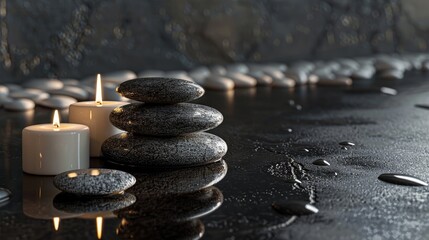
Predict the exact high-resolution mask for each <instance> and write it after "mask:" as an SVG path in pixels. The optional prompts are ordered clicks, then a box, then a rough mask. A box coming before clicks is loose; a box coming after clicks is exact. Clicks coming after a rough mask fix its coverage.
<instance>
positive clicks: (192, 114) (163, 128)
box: [110, 103, 223, 136]
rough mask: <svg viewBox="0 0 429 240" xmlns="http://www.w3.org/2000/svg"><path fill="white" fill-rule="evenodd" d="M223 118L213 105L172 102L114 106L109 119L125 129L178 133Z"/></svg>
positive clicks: (209, 125) (200, 128) (215, 123)
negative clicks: (166, 103)
mask: <svg viewBox="0 0 429 240" xmlns="http://www.w3.org/2000/svg"><path fill="white" fill-rule="evenodd" d="M222 121H223V116H222V114H221V113H220V112H219V111H217V110H216V109H214V108H211V107H208V106H204V105H200V104H192V103H179V104H174V105H162V106H160V105H148V104H140V103H134V104H128V105H124V106H121V107H117V108H115V109H114V110H113V111H112V113H111V114H110V122H111V123H112V124H113V125H114V126H116V127H117V128H120V129H122V130H125V131H127V132H132V133H135V134H143V135H152V136H177V135H180V134H185V133H194V132H199V131H206V130H210V129H213V128H215V127H217V126H218V125H219V124H221V123H222Z"/></svg>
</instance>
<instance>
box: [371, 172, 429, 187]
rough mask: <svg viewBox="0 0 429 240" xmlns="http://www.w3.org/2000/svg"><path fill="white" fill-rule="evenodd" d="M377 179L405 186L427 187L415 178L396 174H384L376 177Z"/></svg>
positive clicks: (423, 182)
mask: <svg viewBox="0 0 429 240" xmlns="http://www.w3.org/2000/svg"><path fill="white" fill-rule="evenodd" d="M378 179H379V180H381V181H383V182H388V183H393V184H398V185H406V186H427V185H428V184H427V183H426V182H425V181H423V180H420V179H418V178H416V177H413V176H410V175H404V174H398V173H384V174H381V175H380V176H378Z"/></svg>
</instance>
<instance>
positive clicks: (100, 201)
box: [53, 192, 137, 213]
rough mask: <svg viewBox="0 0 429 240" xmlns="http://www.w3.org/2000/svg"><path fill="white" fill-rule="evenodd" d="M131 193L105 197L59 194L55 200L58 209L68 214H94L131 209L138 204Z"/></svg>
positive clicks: (54, 203)
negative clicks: (130, 207)
mask: <svg viewBox="0 0 429 240" xmlns="http://www.w3.org/2000/svg"><path fill="white" fill-rule="evenodd" d="M136 200H137V199H136V197H135V196H134V195H133V194H130V193H124V194H115V195H110V196H103V197H98V198H97V197H81V196H77V195H74V194H69V193H64V192H63V193H59V194H58V195H56V196H55V198H54V200H53V205H54V207H55V208H56V209H58V210H60V211H64V212H68V213H93V212H107V211H115V210H119V209H122V208H126V207H129V206H131V205H133V204H134V203H135V202H136Z"/></svg>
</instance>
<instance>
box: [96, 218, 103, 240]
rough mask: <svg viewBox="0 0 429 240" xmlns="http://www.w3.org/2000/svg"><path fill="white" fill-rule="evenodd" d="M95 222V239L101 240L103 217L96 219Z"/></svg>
mask: <svg viewBox="0 0 429 240" xmlns="http://www.w3.org/2000/svg"><path fill="white" fill-rule="evenodd" d="M96 222H97V238H98V239H101V237H102V235H103V217H97V218H96Z"/></svg>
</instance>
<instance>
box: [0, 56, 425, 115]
mask: <svg viewBox="0 0 429 240" xmlns="http://www.w3.org/2000/svg"><path fill="white" fill-rule="evenodd" d="M410 70H421V71H429V54H423V53H420V54H403V55H377V56H372V57H359V58H341V59H335V60H330V61H298V62H295V63H292V64H290V65H286V64H282V63H271V64H254V63H251V64H250V63H249V64H245V63H236V64H230V65H226V66H221V65H215V66H211V67H207V66H201V67H197V68H195V69H192V70H190V71H160V70H145V71H142V72H140V73H139V74H136V73H135V72H133V71H130V70H122V71H116V72H111V73H105V74H102V80H103V83H104V84H103V99H104V100H110V101H130V100H129V99H127V98H125V97H122V96H120V95H119V94H117V92H116V91H115V89H116V87H117V86H118V85H119V84H121V83H123V82H125V81H127V80H130V79H135V78H146V77H164V78H178V79H183V80H187V81H190V82H195V83H197V84H199V85H201V86H203V87H204V89H206V90H219V91H228V90H232V89H234V88H253V87H256V86H272V87H286V88H291V87H295V86H296V85H304V84H314V85H322V86H349V85H352V84H353V81H357V80H360V79H372V78H374V77H379V78H382V79H402V78H403V77H404V73H405V71H410ZM95 81H96V76H95V75H94V76H88V77H86V78H84V79H81V80H76V79H47V78H46V79H32V80H29V81H27V82H25V83H23V84H22V85H16V84H4V85H0V107H1V106H3V107H4V109H6V110H11V111H26V110H30V109H33V108H34V107H35V106H36V105H39V106H42V107H48V108H59V109H62V108H67V107H68V106H69V105H70V104H72V103H74V102H76V101H83V100H93V99H94V94H95V89H94V88H95Z"/></svg>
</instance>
